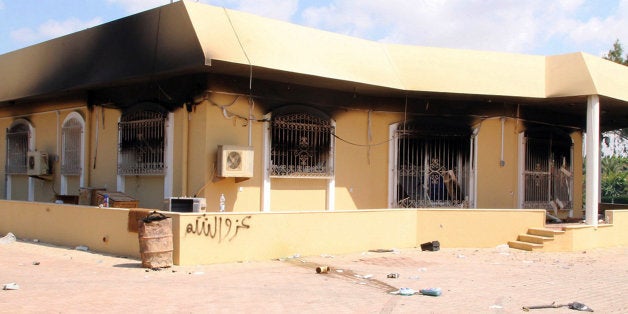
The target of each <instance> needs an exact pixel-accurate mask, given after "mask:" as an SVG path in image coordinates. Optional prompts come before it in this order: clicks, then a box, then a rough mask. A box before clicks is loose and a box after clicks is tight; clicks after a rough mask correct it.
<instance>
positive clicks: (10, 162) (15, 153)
mask: <svg viewBox="0 0 628 314" xmlns="http://www.w3.org/2000/svg"><path fill="white" fill-rule="evenodd" d="M29 138H30V128H29V126H28V125H27V124H26V123H22V122H18V123H15V124H14V125H13V126H12V127H11V128H9V129H7V155H6V156H7V163H6V172H7V174H26V159H27V154H28V147H29V143H28V141H29Z"/></svg>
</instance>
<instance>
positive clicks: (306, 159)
mask: <svg viewBox="0 0 628 314" xmlns="http://www.w3.org/2000/svg"><path fill="white" fill-rule="evenodd" d="M333 132H334V127H333V125H332V123H331V121H330V119H329V118H326V117H322V116H320V115H316V114H313V113H309V112H289V113H284V114H279V115H276V116H274V117H273V119H272V121H271V131H270V134H271V153H270V154H271V156H270V159H271V167H270V175H271V176H274V177H297V178H329V177H332V176H333V175H334V168H333V158H332V156H333V152H332V150H333V142H334V138H333Z"/></svg>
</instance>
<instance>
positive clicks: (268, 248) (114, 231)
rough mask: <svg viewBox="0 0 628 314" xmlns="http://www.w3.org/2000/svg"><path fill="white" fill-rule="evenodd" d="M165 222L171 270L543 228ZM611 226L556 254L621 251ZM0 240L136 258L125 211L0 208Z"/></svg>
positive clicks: (329, 215)
mask: <svg viewBox="0 0 628 314" xmlns="http://www.w3.org/2000/svg"><path fill="white" fill-rule="evenodd" d="M165 214H167V215H168V216H170V217H172V219H173V220H172V224H173V229H172V235H173V242H174V254H173V259H174V262H175V264H178V265H195V264H211V263H222V262H236V261H251V260H267V259H272V258H280V257H286V256H292V255H294V254H300V255H302V256H308V255H318V254H343V253H352V252H360V251H365V250H370V249H382V248H386V249H391V248H398V249H402V248H413V247H418V246H419V245H420V244H421V243H425V242H429V241H435V240H437V241H439V242H440V243H441V247H443V248H456V247H478V248H480V247H495V246H497V245H501V244H505V243H507V242H508V241H511V240H514V239H516V238H517V235H518V234H520V233H524V232H525V230H527V228H538V227H542V226H543V221H544V216H545V212H544V211H542V210H499V209H482V210H469V209H434V210H421V209H383V210H353V211H337V212H323V211H311V212H300V213H294V212H292V213H259V212H250V213H206V214H191V213H189V214H185V213H165ZM607 214H609V215H610V218H609V219H610V222H611V225H609V226H605V227H601V226H600V227H598V228H593V227H588V228H574V230H573V233H574V235H573V236H572V238H573V239H572V240H570V241H572V242H571V243H572V244H571V245H570V246H569V247H565V248H564V250H581V249H587V248H594V247H608V246H622V245H628V234H627V232H628V211H626V210H613V211H610V210H609V211H607ZM0 217H2V219H0V235H2V236H3V235H4V234H6V233H8V232H12V233H13V234H15V235H16V236H17V237H18V238H19V239H31V240H32V239H38V240H39V241H41V242H44V243H51V244H57V245H64V246H70V247H74V246H79V245H84V246H87V247H89V248H90V250H92V251H96V252H103V253H109V254H117V255H123V256H129V257H136V258H139V239H138V235H137V233H134V232H129V231H128V229H127V226H128V219H129V210H127V209H118V208H98V207H90V206H77V205H64V204H60V205H59V204H51V203H38V202H22V201H0Z"/></svg>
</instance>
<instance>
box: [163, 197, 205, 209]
mask: <svg viewBox="0 0 628 314" xmlns="http://www.w3.org/2000/svg"><path fill="white" fill-rule="evenodd" d="M206 209H207V201H206V200H205V198H203V197H171V198H170V199H169V200H168V210H169V211H171V212H179V213H204V212H205V210H206Z"/></svg>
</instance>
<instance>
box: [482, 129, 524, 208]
mask: <svg viewBox="0 0 628 314" xmlns="http://www.w3.org/2000/svg"><path fill="white" fill-rule="evenodd" d="M515 122H516V121H515V120H514V119H505V120H504V129H503V136H504V141H503V145H504V146H503V151H504V165H503V166H501V165H500V160H501V150H502V124H501V120H500V118H492V119H487V120H484V121H482V123H481V124H480V125H479V128H480V130H479V132H478V136H477V141H478V145H477V146H478V152H477V156H478V160H477V186H478V193H477V207H478V208H517V201H518V193H517V189H518V182H517V171H518V155H517V145H518V144H517V143H518V136H519V134H518V132H517V129H516V128H515Z"/></svg>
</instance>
